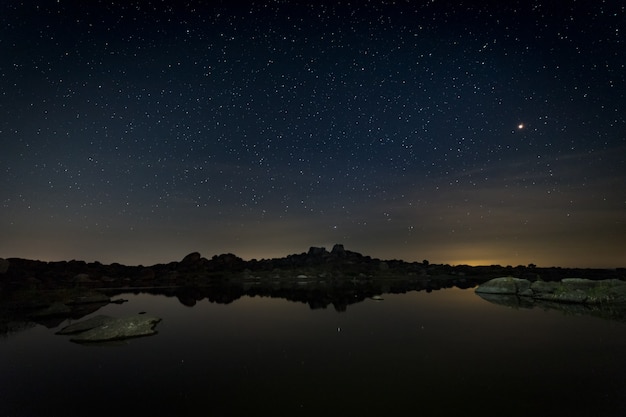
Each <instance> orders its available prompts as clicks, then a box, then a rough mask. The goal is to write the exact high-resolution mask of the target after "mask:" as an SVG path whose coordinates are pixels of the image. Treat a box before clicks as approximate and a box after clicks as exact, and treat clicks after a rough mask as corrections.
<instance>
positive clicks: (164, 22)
mask: <svg viewBox="0 0 626 417" xmlns="http://www.w3.org/2000/svg"><path fill="white" fill-rule="evenodd" d="M625 32H626V10H625V6H624V3H623V2H622V1H620V0H614V1H609V0H606V1H603V0H595V1H567V0H563V1H558V2H557V1H547V0H544V1H540V0H537V1H530V0H529V1H515V0H512V1H476V2H471V1H470V2H461V1H459V2H453V1H442V0H433V1H399V0H398V1H356V0H354V1H332V2H331V1H278V0H276V1H258V2H242V1H223V2H219V1H204V2H201V1H194V0H189V1H173V0H153V1H131V0H115V1H111V0H88V1H87V0H82V1H66V0H52V1H43V0H41V1H34V0H30V1H29V0H26V1H13V0H7V1H3V2H2V5H0V191H1V193H0V257H4V258H7V257H24V258H30V259H41V260H70V259H80V260H86V261H94V260H97V261H100V262H103V263H111V262H120V263H125V264H130V265H137V264H144V265H149V264H154V263H159V262H169V261H172V260H180V259H182V257H183V256H185V255H186V254H187V253H189V252H192V251H199V252H200V253H201V254H202V255H203V256H206V257H211V256H213V255H215V254H220V253H226V252H232V253H235V254H237V255H238V256H241V257H243V258H244V259H251V258H257V259H261V258H271V257H282V256H285V255H288V254H291V253H301V252H305V251H307V250H308V248H309V246H325V247H326V248H327V249H330V248H332V245H333V244H334V243H342V244H344V245H345V247H346V249H348V250H353V251H356V252H360V253H363V254H365V255H370V256H373V257H379V258H385V259H394V258H395V259H404V260H407V261H422V260H423V259H427V260H429V261H430V262H431V263H449V264H455V265H458V264H471V265H477V264H483V265H485V264H486V265H490V264H501V265H513V266H515V265H520V264H521V265H527V264H529V263H535V264H537V265H539V266H564V267H566V266H574V267H617V266H626V98H625V94H626V85H625V78H626V67H625V65H626V41H625V40H626V38H625V35H626V33H625Z"/></svg>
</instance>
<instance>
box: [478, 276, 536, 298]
mask: <svg viewBox="0 0 626 417" xmlns="http://www.w3.org/2000/svg"><path fill="white" fill-rule="evenodd" d="M529 289H530V281H528V280H526V279H521V278H513V277H502V278H494V279H492V280H489V281H487V282H485V283H484V284H481V285H479V286H478V288H476V292H477V293H484V294H519V295H523V294H525V293H526V292H528V290H529Z"/></svg>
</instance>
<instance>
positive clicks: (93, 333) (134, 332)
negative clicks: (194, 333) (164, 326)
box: [59, 315, 161, 343]
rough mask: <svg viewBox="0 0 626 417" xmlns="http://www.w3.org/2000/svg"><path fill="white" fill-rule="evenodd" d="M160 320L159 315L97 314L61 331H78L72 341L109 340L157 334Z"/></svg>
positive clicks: (66, 332)
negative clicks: (113, 316)
mask: <svg viewBox="0 0 626 417" xmlns="http://www.w3.org/2000/svg"><path fill="white" fill-rule="evenodd" d="M160 321H161V319H160V318H158V317H150V316H145V315H141V316H140V315H137V316H130V317H124V318H112V317H107V316H96V317H93V318H91V319H89V320H85V321H83V322H79V323H75V324H72V325H70V326H67V327H66V328H64V329H62V330H60V331H59V333H60V334H68V333H78V334H76V335H74V336H73V337H72V338H71V339H70V340H71V341H72V342H79V343H90V342H107V341H111V340H121V339H129V338H132V337H141V336H150V335H153V334H156V333H157V332H156V330H154V327H155V326H156V325H157V323H158V322H160Z"/></svg>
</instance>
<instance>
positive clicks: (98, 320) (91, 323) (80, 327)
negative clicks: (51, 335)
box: [57, 315, 115, 334]
mask: <svg viewBox="0 0 626 417" xmlns="http://www.w3.org/2000/svg"><path fill="white" fill-rule="evenodd" d="M112 320H115V319H114V318H113V317H109V316H104V315H99V316H94V317H92V318H90V319H87V320H83V321H79V322H77V323H73V324H70V325H69V326H65V327H64V328H62V329H61V330H59V331H58V332H57V334H73V333H81V332H84V331H87V330H91V329H93V328H96V327H99V326H102V325H104V324H107V323H109V322H111V321H112Z"/></svg>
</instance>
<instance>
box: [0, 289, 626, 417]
mask: <svg viewBox="0 0 626 417" xmlns="http://www.w3.org/2000/svg"><path fill="white" fill-rule="evenodd" d="M122 297H123V298H125V299H128V300H129V301H128V302H126V303H123V304H109V305H107V306H105V307H103V308H102V309H100V310H98V311H97V312H96V313H93V314H92V315H96V314H107V315H110V316H116V317H117V316H125V315H131V314H136V313H138V312H144V311H145V312H147V313H148V314H150V315H153V316H157V317H161V318H162V319H163V320H162V322H161V323H159V324H158V326H157V330H158V334H157V335H154V336H150V337H144V338H137V339H131V340H127V341H123V342H117V343H114V344H108V345H95V346H94V345H81V344H75V343H72V342H70V341H69V338H68V337H67V336H60V335H55V332H56V331H57V330H59V329H60V327H63V326H64V325H66V324H68V323H69V322H68V321H66V322H64V323H63V324H62V325H61V326H59V327H56V328H52V329H49V328H45V327H43V326H39V325H37V326H34V327H32V328H30V329H27V330H24V331H20V332H15V333H12V334H9V335H8V336H6V337H4V338H2V339H0V416H20V417H21V416H29V417H37V416H79V415H81V416H87V415H89V416H112V415H124V416H191V415H193V416H197V415H203V416H250V415H268V416H269V415H272V416H282V415H284V416H299V415H302V416H313V415H347V416H370V415H381V414H382V415H394V416H395V415H409V414H410V415H422V416H483V417H484V416H509V417H510V416H529V415H533V416H557V415H558V416H561V415H566V416H568V417H571V416H610V417H613V416H615V417H617V416H622V415H624V413H626V355H625V353H626V324H624V323H623V322H620V321H609V320H603V319H600V318H597V317H591V316H585V315H566V314H564V313H562V312H560V311H555V310H544V309H541V308H533V309H514V308H510V307H505V306H501V305H497V304H492V303H490V302H488V301H485V300H483V299H482V298H480V297H479V296H477V295H476V294H475V293H474V291H473V290H472V289H465V290H462V289H458V288H452V289H444V290H439V291H433V292H426V291H410V292H407V293H405V294H383V298H384V300H382V301H376V300H373V299H369V298H368V299H365V300H364V301H362V302H358V303H355V304H350V305H349V306H348V307H347V309H346V310H345V311H337V310H336V309H333V308H332V306H330V307H329V308H321V309H312V308H311V307H310V306H309V305H307V304H305V303H300V302H293V301H287V300H285V299H281V298H270V297H259V296H257V297H249V296H244V297H242V298H239V299H237V300H235V301H234V302H231V303H228V304H218V303H214V302H210V301H208V300H207V299H203V300H201V301H199V302H197V303H196V304H195V305H194V306H192V307H189V306H185V305H183V304H182V303H181V302H179V300H178V299H177V298H175V297H165V296H162V295H150V294H147V293H138V294H123V295H122ZM87 317H90V316H87Z"/></svg>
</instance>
